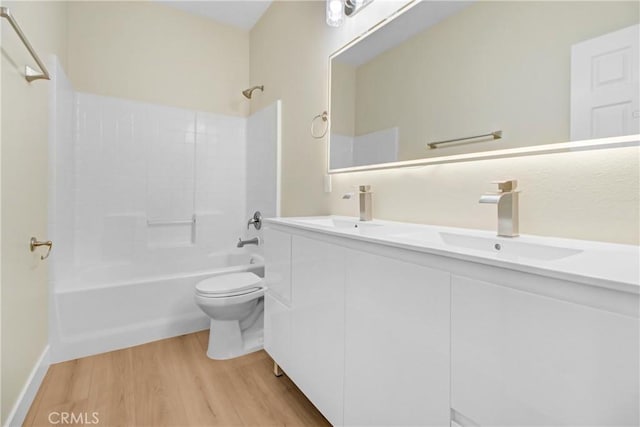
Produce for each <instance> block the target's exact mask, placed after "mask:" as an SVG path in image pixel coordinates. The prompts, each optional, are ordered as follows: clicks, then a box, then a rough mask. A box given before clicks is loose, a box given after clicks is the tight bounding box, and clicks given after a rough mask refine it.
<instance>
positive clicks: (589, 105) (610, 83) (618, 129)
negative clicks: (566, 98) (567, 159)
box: [571, 25, 640, 141]
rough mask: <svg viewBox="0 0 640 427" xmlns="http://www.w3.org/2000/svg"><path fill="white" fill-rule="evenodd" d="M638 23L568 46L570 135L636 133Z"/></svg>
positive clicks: (639, 123) (639, 117)
mask: <svg viewBox="0 0 640 427" xmlns="http://www.w3.org/2000/svg"><path fill="white" fill-rule="evenodd" d="M639 28H640V26H638V25H633V26H631V27H627V28H624V29H622V30H618V31H615V32H613V33H609V34H606V35H604V36H600V37H596V38H594V39H590V40H587V41H584V42H581V43H578V44H575V45H573V46H572V48H571V140H572V141H577V140H582V139H592V138H604V137H608V136H620V135H630V134H637V133H640V107H639V97H640V86H639V84H638V83H639V79H638V71H639V70H638V69H639V65H638V62H639V61H640V55H639V53H638V51H639V49H640V41H639V39H640V30H639Z"/></svg>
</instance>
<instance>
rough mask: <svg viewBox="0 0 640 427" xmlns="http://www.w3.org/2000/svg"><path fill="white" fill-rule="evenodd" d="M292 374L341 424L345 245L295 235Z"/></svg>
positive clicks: (326, 413) (334, 421) (333, 420)
mask: <svg viewBox="0 0 640 427" xmlns="http://www.w3.org/2000/svg"><path fill="white" fill-rule="evenodd" d="M292 244H293V257H292V274H291V278H292V285H293V287H292V310H291V357H290V363H289V367H288V368H287V374H288V375H289V377H290V378H291V379H292V380H293V381H294V382H295V383H296V384H297V385H298V387H300V389H301V390H302V391H303V392H304V394H305V395H306V396H307V397H308V398H309V400H311V401H312V402H313V403H314V405H316V407H317V408H318V409H319V410H320V412H322V414H323V415H324V416H325V417H326V418H327V419H328V420H329V421H330V422H331V424H333V425H342V423H343V422H342V420H343V381H344V269H345V249H343V248H341V247H339V246H335V245H331V244H328V243H324V242H321V241H317V240H312V239H307V238H304V237H299V236H293V243H292Z"/></svg>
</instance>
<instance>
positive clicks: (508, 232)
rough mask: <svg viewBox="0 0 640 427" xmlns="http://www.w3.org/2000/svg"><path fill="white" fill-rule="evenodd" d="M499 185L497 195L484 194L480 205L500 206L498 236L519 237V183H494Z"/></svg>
mask: <svg viewBox="0 0 640 427" xmlns="http://www.w3.org/2000/svg"><path fill="white" fill-rule="evenodd" d="M493 184H498V192H497V193H488V194H483V195H482V197H480V203H492V204H494V205H498V236H503V237H517V236H518V235H519V234H520V224H519V220H518V193H519V191H517V190H516V187H517V186H518V181H516V180H515V179H511V180H507V181H494V182H493Z"/></svg>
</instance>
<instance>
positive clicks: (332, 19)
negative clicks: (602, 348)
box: [327, 0, 344, 27]
mask: <svg viewBox="0 0 640 427" xmlns="http://www.w3.org/2000/svg"><path fill="white" fill-rule="evenodd" d="M343 22H344V1H343V0H327V25H328V26H330V27H339V26H340V25H342V23H343Z"/></svg>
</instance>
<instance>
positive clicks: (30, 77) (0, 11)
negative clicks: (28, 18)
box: [0, 7, 51, 82]
mask: <svg viewBox="0 0 640 427" xmlns="http://www.w3.org/2000/svg"><path fill="white" fill-rule="evenodd" d="M0 17H2V18H6V20H7V21H9V24H11V26H12V27H13V29H14V30H15V32H16V33H17V34H18V37H19V38H20V40H22V43H24V45H25V47H26V48H27V50H28V51H29V53H30V54H31V57H32V58H33V60H34V61H36V64H38V67H40V72H38V71H37V70H34V69H33V68H31V67H30V66H28V65H25V67H24V70H25V71H24V73H25V75H24V78H25V79H27V81H28V82H32V81H34V80H39V79H44V80H51V77H50V76H49V71H47V67H45V66H44V64H43V63H42V61H41V60H40V57H39V56H38V54H37V53H36V51H35V50H34V49H33V46H31V43H29V39H27V36H25V35H24V33H23V32H22V29H20V26H19V25H18V23H17V22H16V20H15V19H14V17H13V15H12V14H11V11H10V10H9V8H6V7H0Z"/></svg>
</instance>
